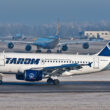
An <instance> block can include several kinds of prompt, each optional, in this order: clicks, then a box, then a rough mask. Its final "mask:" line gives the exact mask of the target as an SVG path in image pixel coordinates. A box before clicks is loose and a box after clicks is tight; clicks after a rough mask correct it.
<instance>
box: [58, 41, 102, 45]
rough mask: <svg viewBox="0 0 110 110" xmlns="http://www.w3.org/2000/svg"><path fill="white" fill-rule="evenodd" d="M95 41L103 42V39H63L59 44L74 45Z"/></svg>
mask: <svg viewBox="0 0 110 110" xmlns="http://www.w3.org/2000/svg"><path fill="white" fill-rule="evenodd" d="M93 42H102V41H90V40H72V41H61V42H59V44H58V46H62V45H72V44H82V43H93Z"/></svg>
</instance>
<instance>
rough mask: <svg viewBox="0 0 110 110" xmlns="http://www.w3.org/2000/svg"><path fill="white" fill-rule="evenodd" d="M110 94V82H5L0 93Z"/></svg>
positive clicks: (0, 88)
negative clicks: (55, 83) (58, 83)
mask: <svg viewBox="0 0 110 110" xmlns="http://www.w3.org/2000/svg"><path fill="white" fill-rule="evenodd" d="M73 92H81V93H82V92H86V93H87V92H110V81H73V82H72V81H68V82H64V81H63V82H62V83H61V84H60V85H48V84H45V83H26V82H25V83H23V82H4V83H3V85H1V86H0V93H73Z"/></svg>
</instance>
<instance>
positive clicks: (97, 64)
mask: <svg viewBox="0 0 110 110" xmlns="http://www.w3.org/2000/svg"><path fill="white" fill-rule="evenodd" d="M93 62H94V68H95V69H98V68H99V58H98V57H95V58H94V59H93Z"/></svg>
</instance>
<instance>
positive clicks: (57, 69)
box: [31, 63, 92, 76]
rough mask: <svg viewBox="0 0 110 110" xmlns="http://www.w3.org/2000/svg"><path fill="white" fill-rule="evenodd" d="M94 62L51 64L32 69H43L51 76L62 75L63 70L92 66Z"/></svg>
mask: <svg viewBox="0 0 110 110" xmlns="http://www.w3.org/2000/svg"><path fill="white" fill-rule="evenodd" d="M91 64H92V63H89V64H77V63H74V64H63V65H60V66H49V67H44V68H31V69H32V70H41V71H43V72H44V73H46V74H47V75H49V76H60V75H61V74H62V73H63V72H65V71H69V70H78V69H81V68H83V66H89V67H91Z"/></svg>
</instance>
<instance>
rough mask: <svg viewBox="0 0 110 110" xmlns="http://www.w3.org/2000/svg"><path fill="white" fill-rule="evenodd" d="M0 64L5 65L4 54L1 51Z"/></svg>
mask: <svg viewBox="0 0 110 110" xmlns="http://www.w3.org/2000/svg"><path fill="white" fill-rule="evenodd" d="M0 66H5V55H4V54H3V53H1V54H0Z"/></svg>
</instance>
